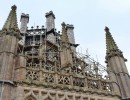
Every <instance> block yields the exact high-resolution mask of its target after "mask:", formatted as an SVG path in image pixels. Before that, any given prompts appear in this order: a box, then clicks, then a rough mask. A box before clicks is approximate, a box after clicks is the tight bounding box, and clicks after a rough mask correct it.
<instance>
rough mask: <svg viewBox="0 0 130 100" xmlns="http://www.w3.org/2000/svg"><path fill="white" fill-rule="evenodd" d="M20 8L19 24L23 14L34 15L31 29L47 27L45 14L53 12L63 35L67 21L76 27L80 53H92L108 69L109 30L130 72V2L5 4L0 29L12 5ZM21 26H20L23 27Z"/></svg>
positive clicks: (30, 0)
mask: <svg viewBox="0 0 130 100" xmlns="http://www.w3.org/2000/svg"><path fill="white" fill-rule="evenodd" d="M14 4H16V5H17V16H18V22H19V21H20V15H21V13H26V14H29V15H30V21H29V24H28V26H29V27H31V26H34V25H35V26H37V25H39V26H42V25H45V13H46V12H49V11H50V10H52V11H53V12H54V14H55V16H56V21H55V22H56V28H57V30H58V31H61V23H62V22H63V21H64V22H66V23H68V24H73V25H74V27H75V29H74V32H75V39H76V43H78V44H80V46H79V49H78V50H79V52H82V53H85V51H86V50H87V49H88V52H89V54H90V55H91V57H92V58H94V59H96V56H97V57H98V61H99V62H100V63H101V64H102V65H104V66H105V63H104V61H105V53H106V44H105V32H104V27H105V26H108V27H109V28H110V32H111V33H112V35H113V37H114V39H115V41H116V43H117V44H118V47H119V49H121V50H122V51H123V53H124V56H125V58H127V59H128V62H127V63H126V64H127V67H128V69H129V72H130V46H129V44H130V0H2V1H1V3H0V13H1V15H0V28H2V26H3V24H4V22H5V20H6V18H7V16H8V14H9V11H10V8H11V6H12V5H14ZM19 24H20V23H19Z"/></svg>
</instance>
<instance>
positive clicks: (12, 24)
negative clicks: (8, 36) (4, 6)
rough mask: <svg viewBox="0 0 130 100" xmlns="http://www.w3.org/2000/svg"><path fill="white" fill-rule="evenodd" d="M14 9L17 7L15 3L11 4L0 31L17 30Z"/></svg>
mask: <svg viewBox="0 0 130 100" xmlns="http://www.w3.org/2000/svg"><path fill="white" fill-rule="evenodd" d="M16 9H17V7H16V6H15V5H13V6H12V7H11V11H10V13H9V16H8V18H7V20H6V22H5V24H4V26H3V29H2V31H8V32H10V31H11V30H13V31H15V32H19V29H18V24H17V16H16Z"/></svg>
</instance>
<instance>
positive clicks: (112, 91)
mask: <svg viewBox="0 0 130 100" xmlns="http://www.w3.org/2000/svg"><path fill="white" fill-rule="evenodd" d="M16 9H17V7H16V6H15V5H14V6H12V7H11V11H10V13H9V16H8V18H7V20H6V22H5V24H4V25H3V28H2V29H1V30H0V100H130V76H129V73H128V70H127V67H126V65H125V61H126V59H125V58H124V56H123V53H122V52H121V50H120V49H119V48H118V46H117V44H116V43H115V41H114V39H113V37H112V35H111V33H110V31H109V28H108V27H105V33H106V49H107V51H106V64H107V66H106V67H105V66H102V65H101V64H99V63H98V62H96V61H95V60H93V59H92V58H90V57H89V55H83V54H80V53H78V52H76V47H77V46H78V44H76V43H75V38H74V26H73V25H70V24H65V23H64V22H63V23H62V24H61V26H62V31H61V32H59V31H58V32H57V30H56V29H55V15H54V13H53V12H52V11H50V12H48V13H46V14H45V17H46V27H44V26H42V27H41V28H39V26H36V27H32V28H31V29H28V28H27V24H28V23H29V15H28V14H24V13H22V15H21V20H20V21H21V26H20V29H19V28H18V24H17V16H16Z"/></svg>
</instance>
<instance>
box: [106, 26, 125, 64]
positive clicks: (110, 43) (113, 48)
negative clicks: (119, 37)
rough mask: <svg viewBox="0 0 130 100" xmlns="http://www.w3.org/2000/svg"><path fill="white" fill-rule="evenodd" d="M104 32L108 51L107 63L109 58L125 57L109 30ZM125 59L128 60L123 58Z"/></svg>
mask: <svg viewBox="0 0 130 100" xmlns="http://www.w3.org/2000/svg"><path fill="white" fill-rule="evenodd" d="M104 30H105V32H106V49H107V50H106V62H107V60H108V58H110V57H112V56H115V55H116V56H117V55H118V56H121V57H123V54H122V52H121V50H119V49H118V46H117V44H116V42H115V41H114V39H113V37H112V35H111V33H110V31H109V28H108V27H105V29H104ZM123 59H124V60H126V59H125V58H124V57H123Z"/></svg>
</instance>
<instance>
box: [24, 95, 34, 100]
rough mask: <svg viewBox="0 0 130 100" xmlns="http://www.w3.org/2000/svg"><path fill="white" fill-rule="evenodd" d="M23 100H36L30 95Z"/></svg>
mask: <svg viewBox="0 0 130 100" xmlns="http://www.w3.org/2000/svg"><path fill="white" fill-rule="evenodd" d="M25 100H36V99H35V97H34V96H32V95H30V96H28V97H27V98H26V99H25Z"/></svg>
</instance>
